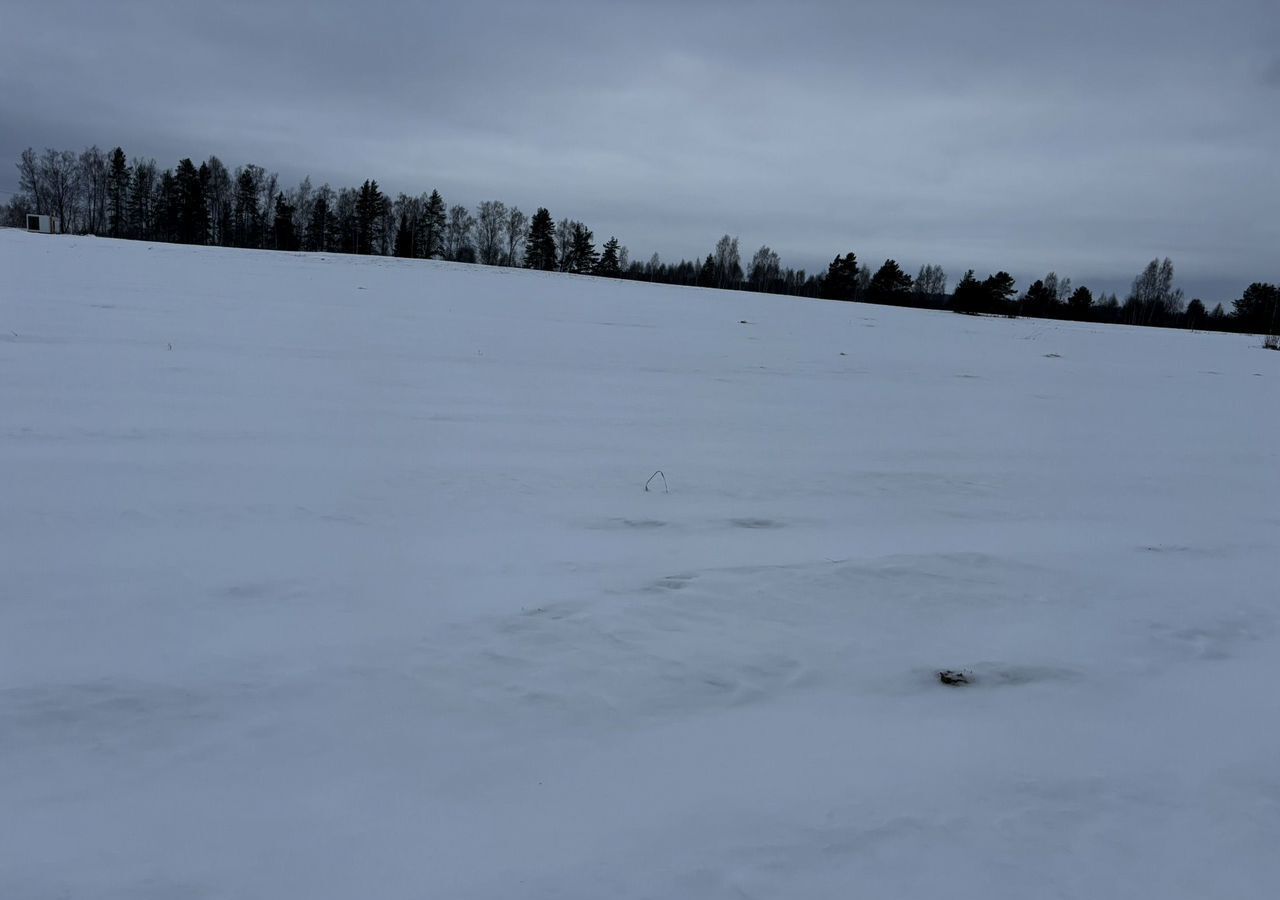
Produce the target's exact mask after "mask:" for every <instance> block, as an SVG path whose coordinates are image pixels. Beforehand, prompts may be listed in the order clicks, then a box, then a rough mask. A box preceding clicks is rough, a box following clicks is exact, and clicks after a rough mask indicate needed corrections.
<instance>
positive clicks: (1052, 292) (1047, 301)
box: [1022, 278, 1058, 318]
mask: <svg viewBox="0 0 1280 900" xmlns="http://www.w3.org/2000/svg"><path fill="white" fill-rule="evenodd" d="M1054 282H1055V284H1056V282H1057V279H1056V278H1055V279H1054ZM1057 307H1058V291H1057V288H1056V287H1055V286H1053V285H1049V284H1046V283H1045V282H1043V281H1039V280H1037V281H1033V282H1031V287H1029V288H1027V292H1026V293H1025V294H1023V295H1022V314H1023V315H1024V316H1038V317H1041V318H1048V317H1050V316H1052V315H1053V314H1054V313H1055V312H1057Z"/></svg>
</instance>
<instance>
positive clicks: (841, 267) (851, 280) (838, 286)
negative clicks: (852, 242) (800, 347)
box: [822, 253, 858, 300]
mask: <svg viewBox="0 0 1280 900" xmlns="http://www.w3.org/2000/svg"><path fill="white" fill-rule="evenodd" d="M822 296H823V297H825V298H826V299H828V300H853V299H855V298H856V297H857V296H858V257H857V255H856V254H854V253H846V254H845V255H844V256H837V257H836V258H835V259H833V260H832V261H831V265H829V266H827V277H826V278H824V279H823V281H822Z"/></svg>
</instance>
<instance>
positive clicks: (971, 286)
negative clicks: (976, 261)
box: [951, 269, 987, 313]
mask: <svg viewBox="0 0 1280 900" xmlns="http://www.w3.org/2000/svg"><path fill="white" fill-rule="evenodd" d="M986 299H987V298H986V292H985V291H984V290H983V289H982V284H981V283H980V282H979V281H978V279H976V278H974V277H973V269H970V270H969V271H967V272H965V273H964V277H963V278H961V279H960V282H959V283H958V284H957V285H956V289H955V293H953V294H952V295H951V308H952V309H954V310H955V311H956V312H960V313H979V312H984V307H985V306H986Z"/></svg>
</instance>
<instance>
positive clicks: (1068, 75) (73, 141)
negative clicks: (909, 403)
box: [0, 0, 1280, 301]
mask: <svg viewBox="0 0 1280 900" xmlns="http://www.w3.org/2000/svg"><path fill="white" fill-rule="evenodd" d="M92 143H97V144H99V145H100V146H102V147H104V148H110V147H112V146H115V145H116V144H119V145H121V146H123V147H124V148H125V150H126V152H128V153H129V154H130V155H131V156H132V155H134V154H139V155H143V156H153V157H155V158H156V159H157V160H159V161H160V163H161V164H162V165H173V164H174V163H176V161H177V160H178V159H179V158H180V157H183V156H191V157H193V158H196V159H200V158H203V157H207V156H208V155H209V154H216V155H218V156H219V157H221V158H222V159H223V161H224V162H226V163H228V164H229V165H233V166H234V165H235V164H238V163H243V162H256V163H258V164H260V165H263V166H265V167H266V168H267V169H269V170H272V171H278V172H279V173H280V175H281V176H282V178H283V179H285V180H286V182H293V181H296V180H297V179H299V178H301V177H302V176H303V175H306V174H310V175H311V177H312V179H313V181H315V182H317V183H319V182H321V181H326V180H327V181H330V182H332V183H333V184H335V185H338V184H353V183H358V182H359V181H361V180H363V179H365V178H370V177H371V178H376V179H377V180H378V181H379V183H380V184H381V185H382V186H383V188H384V190H386V191H388V192H390V193H392V194H394V193H397V192H400V191H406V192H410V193H419V192H422V191H424V190H430V189H432V188H438V189H439V190H440V191H441V193H442V194H444V196H445V199H446V200H447V201H449V202H450V203H464V204H466V205H468V206H474V205H475V204H476V203H477V202H478V201H480V200H484V199H500V200H504V201H506V202H507V203H509V204H510V203H515V204H517V205H519V206H520V207H521V208H523V209H525V210H526V211H529V212H531V211H532V210H533V209H535V208H536V207H537V206H547V207H549V208H550V210H551V212H552V214H553V215H555V216H556V217H557V218H559V217H561V216H569V217H571V218H578V219H582V220H584V221H586V222H587V223H588V225H590V226H591V227H593V228H594V229H595V232H596V235H597V238H599V239H601V240H603V238H605V237H608V236H609V235H613V234H616V235H617V236H618V237H619V239H620V240H621V241H622V242H623V243H624V244H626V245H628V246H629V247H630V249H631V252H632V255H633V257H637V256H639V257H647V256H648V255H649V254H650V253H651V252H654V251H657V252H658V253H660V254H661V255H662V257H663V258H664V259H677V258H680V257H681V256H686V257H693V256H699V255H705V254H706V253H707V252H708V251H709V250H710V249H711V247H712V245H713V244H714V242H715V240H716V238H717V237H718V236H719V235H721V234H723V233H725V232H728V233H730V234H736V235H739V236H740V237H741V241H742V245H743V249H744V254H745V255H749V254H750V252H751V251H753V250H754V249H755V248H756V247H758V246H759V245H760V244H762V243H767V244H769V245H770V246H771V247H773V248H774V249H775V250H777V251H778V252H779V253H780V254H781V255H782V257H783V262H784V264H789V265H794V266H803V267H806V268H809V269H811V270H812V269H814V268H817V267H820V266H824V265H825V263H826V262H827V261H829V259H830V258H831V257H832V256H833V255H835V254H836V253H837V252H844V251H846V250H854V251H856V252H857V253H858V255H859V258H860V259H862V260H863V261H867V262H871V263H872V264H875V265H878V264H879V262H881V261H882V260H883V259H885V258H886V257H889V256H892V257H895V258H896V259H898V260H899V261H900V262H902V263H903V264H904V267H905V268H908V269H909V270H911V271H914V270H915V269H916V268H918V267H919V266H920V265H921V264H923V263H926V262H937V263H941V264H942V265H943V266H944V267H945V268H946V270H947V272H948V274H949V275H950V276H951V280H952V282H954V280H955V278H956V277H958V275H959V274H961V273H962V271H963V270H964V269H965V268H970V267H972V268H975V269H977V270H978V274H979V275H980V276H981V275H983V274H984V273H986V272H988V271H990V270H993V269H996V268H1004V269H1008V270H1009V271H1011V272H1012V273H1014V274H1015V275H1016V276H1018V277H1019V280H1020V281H1021V282H1023V283H1025V280H1026V279H1027V278H1029V277H1035V276H1039V275H1043V274H1044V273H1045V272H1046V271H1048V270H1049V269H1054V270H1056V271H1058V272H1059V273H1061V274H1066V275H1070V276H1071V277H1073V278H1074V279H1075V281H1076V282H1077V283H1081V282H1088V283H1090V284H1092V285H1094V286H1095V287H1105V288H1111V289H1117V290H1120V291H1121V292H1123V290H1124V288H1125V287H1126V286H1127V284H1128V282H1129V280H1130V279H1131V278H1132V276H1133V275H1134V274H1135V273H1136V272H1137V271H1138V270H1139V269H1140V268H1141V267H1142V266H1143V264H1144V263H1145V262H1146V261H1147V260H1149V259H1151V258H1152V257H1154V256H1157V255H1159V256H1165V255H1168V256H1170V257H1172V258H1173V260H1174V262H1175V265H1176V267H1177V270H1178V272H1179V280H1180V283H1181V284H1182V286H1183V287H1185V288H1186V289H1187V291H1188V295H1189V296H1190V295H1193V294H1195V295H1201V296H1204V297H1205V299H1206V300H1210V301H1212V300H1217V299H1228V298H1230V297H1231V296H1234V295H1238V293H1239V291H1240V289H1241V288H1242V287H1243V286H1244V284H1246V283H1248V282H1249V281H1252V280H1269V281H1275V280H1280V3H1277V2H1276V0H1218V2H1215V3H1207V2H1203V0H1195V2H1189V0H1162V2H1154V0H1151V2H1148V0H1073V2H1065V0H1058V2H1052V3H1048V2H1039V0H967V2H961V0H870V2H852V0H847V2H840V0H789V2H782V0H775V2H770V3H758V2H752V0H739V2H718V0H716V2H704V0H686V2H671V0H646V2H630V3H614V2H609V0H594V2H583V0H500V2H471V3H467V2H457V0H455V2H451V3H433V2H422V0H416V2H409V0H394V2H388V0H366V2H354V0H352V2H344V3H335V2H330V0H257V2H239V0H222V2H209V0H202V2H199V3H188V2H183V0H134V2H109V3H104V2H101V0H95V2H80V0H42V2H29V3H17V2H15V3H6V4H5V5H4V8H3V10H0V190H9V191H11V190H13V188H14V187H16V170H15V169H14V167H13V162H14V161H15V160H16V158H17V156H18V154H19V153H20V152H21V150H22V148H24V147H26V146H34V147H37V148H40V147H45V146H52V147H58V148H64V147H66V148H75V149H79V148H81V147H83V146H85V145H88V144H92ZM5 197H7V195H3V194H0V199H3V198H5Z"/></svg>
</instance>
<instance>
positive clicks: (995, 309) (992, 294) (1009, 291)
mask: <svg viewBox="0 0 1280 900" xmlns="http://www.w3.org/2000/svg"><path fill="white" fill-rule="evenodd" d="M982 288H983V290H984V291H985V292H986V300H987V305H988V309H987V310H986V312H992V313H1001V314H1005V315H1009V314H1012V313H1013V306H1012V301H1013V297H1014V295H1015V294H1016V293H1017V287H1016V282H1015V281H1014V280H1013V276H1012V275H1010V274H1009V273H1008V272H997V273H996V274H994V275H989V276H988V277H987V279H986V280H985V281H983V282H982Z"/></svg>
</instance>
